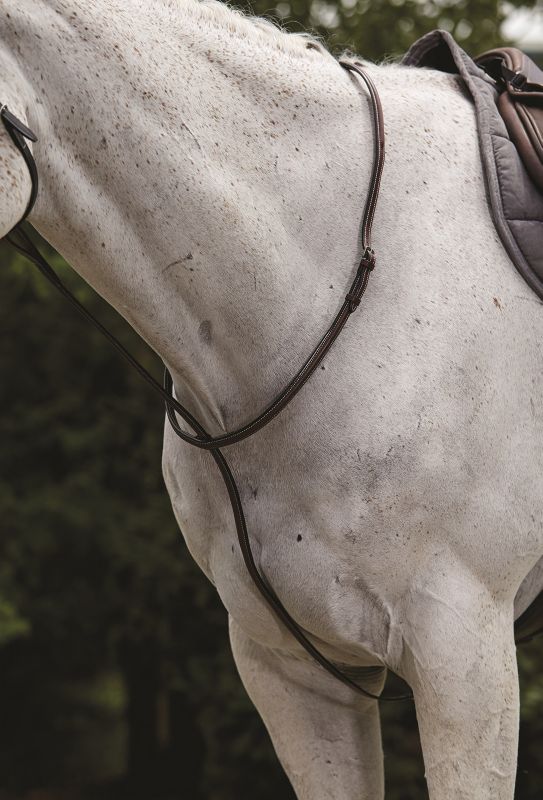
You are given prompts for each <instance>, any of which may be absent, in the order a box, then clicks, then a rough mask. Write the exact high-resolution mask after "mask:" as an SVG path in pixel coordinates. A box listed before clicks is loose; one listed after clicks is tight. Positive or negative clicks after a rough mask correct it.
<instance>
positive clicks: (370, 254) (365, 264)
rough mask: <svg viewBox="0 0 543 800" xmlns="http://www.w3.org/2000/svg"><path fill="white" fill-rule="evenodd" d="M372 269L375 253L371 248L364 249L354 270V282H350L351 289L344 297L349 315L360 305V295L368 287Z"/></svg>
mask: <svg viewBox="0 0 543 800" xmlns="http://www.w3.org/2000/svg"><path fill="white" fill-rule="evenodd" d="M374 268H375V252H374V251H373V248H371V247H366V249H365V250H364V253H363V255H362V258H361V259H360V264H359V265H358V269H357V270H356V275H355V277H354V281H353V282H352V285H351V288H350V289H349V292H348V293H347V295H346V297H345V300H346V301H347V302H348V303H349V312H350V313H351V314H352V313H353V311H356V309H357V308H358V306H359V305H360V301H361V300H362V295H363V294H364V292H365V290H366V286H367V285H368V278H369V274H370V272H372V270H373V269H374Z"/></svg>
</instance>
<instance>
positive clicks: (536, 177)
mask: <svg viewBox="0 0 543 800" xmlns="http://www.w3.org/2000/svg"><path fill="white" fill-rule="evenodd" d="M474 61H475V63H476V64H478V65H479V66H480V67H482V68H483V69H484V70H485V72H486V73H487V74H488V75H490V76H491V77H492V78H494V80H495V81H496V86H497V87H498V88H499V90H500V95H499V97H498V103H497V105H498V109H499V111H500V114H501V115H502V117H503V120H504V122H505V125H506V127H507V131H508V133H509V136H510V137H511V141H512V142H513V143H514V144H515V147H516V148H517V150H518V153H519V155H520V157H521V159H522V161H523V163H524V166H525V167H526V169H527V171H528V173H529V175H530V177H531V179H532V180H533V182H534V183H535V184H536V185H537V186H538V187H539V189H540V190H541V191H542V192H543V70H541V69H540V68H539V67H538V66H537V64H536V63H535V62H534V61H532V59H531V58H530V57H529V56H527V55H526V53H523V52H522V50H518V49H517V48H516V47H502V48H497V49H495V50H488V51H487V52H486V53H482V54H481V55H480V56H477V58H475V59H474Z"/></svg>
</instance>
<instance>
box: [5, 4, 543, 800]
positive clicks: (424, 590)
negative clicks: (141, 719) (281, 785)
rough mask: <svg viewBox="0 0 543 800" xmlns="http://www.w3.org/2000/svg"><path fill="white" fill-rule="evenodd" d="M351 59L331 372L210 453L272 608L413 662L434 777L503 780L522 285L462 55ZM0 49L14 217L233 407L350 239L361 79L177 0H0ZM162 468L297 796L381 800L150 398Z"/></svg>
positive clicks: (520, 405) (290, 351) (331, 288)
mask: <svg viewBox="0 0 543 800" xmlns="http://www.w3.org/2000/svg"><path fill="white" fill-rule="evenodd" d="M369 70H370V73H371V75H372V76H373V78H374V80H375V82H376V83H377V85H378V88H379V91H380V93H381V96H382V99H383V104H384V113H385V124H386V136H387V144H386V158H387V163H386V166H385V174H384V180H383V184H382V194H381V198H380V202H379V205H378V209H377V215H376V220H375V225H374V246H375V249H376V252H377V259H378V262H377V268H376V270H375V272H374V273H373V274H372V279H371V282H370V287H369V289H368V292H367V293H366V296H365V298H364V300H363V302H362V305H361V306H360V308H359V309H358V311H357V313H356V314H355V315H353V317H352V318H351V320H350V321H349V323H348V325H347V327H346V329H345V331H344V332H343V334H342V336H341V337H340V339H339V340H338V342H337V343H336V344H335V346H334V349H333V350H332V352H331V353H330V355H329V356H328V357H327V359H326V361H325V364H324V365H323V367H322V369H319V371H318V372H317V373H316V374H315V376H314V377H313V379H312V380H311V382H310V383H309V384H308V385H307V386H306V387H305V388H304V390H303V391H302V392H301V393H300V394H299V395H298V396H297V397H296V399H295V400H294V401H293V403H292V404H291V405H290V406H289V407H288V409H287V410H286V411H285V412H284V413H283V414H282V415H281V416H280V417H279V418H277V419H276V420H275V421H274V422H273V423H272V424H270V425H269V426H268V427H267V428H266V429H265V430H263V431H262V432H261V433H259V434H258V435H257V436H255V437H254V438H251V439H248V440H246V441H245V442H243V443H241V444H238V445H235V446H234V447H232V448H229V451H228V456H229V459H230V461H231V464H232V466H233V469H234V472H235V474H236V476H237V477H238V478H239V483H240V489H241V494H242V498H243V500H244V502H245V505H246V513H247V517H248V523H249V529H250V534H251V539H252V543H253V547H254V550H255V554H256V558H257V562H258V565H259V567H260V569H261V571H262V572H263V574H264V575H265V576H266V579H267V580H268V581H269V583H270V584H271V586H272V587H273V588H274V590H275V591H276V592H277V594H278V595H279V597H280V598H281V600H282V601H283V603H284V604H285V605H286V607H287V608H288V610H289V611H290V613H291V614H292V615H293V616H294V618H295V619H296V620H297V621H298V622H299V623H300V624H301V625H302V627H303V628H304V629H305V630H306V631H307V632H308V634H309V635H310V636H311V637H312V639H313V641H315V642H316V643H317V644H318V646H319V647H320V648H321V649H322V650H323V652H324V653H325V654H326V655H327V656H328V657H329V658H331V659H333V660H334V661H335V662H337V663H338V664H340V665H343V666H346V668H347V669H349V671H350V674H355V675H357V677H358V678H360V680H361V681H362V682H363V683H364V686H365V687H366V688H367V689H368V690H370V691H373V692H379V691H380V690H381V688H382V683H383V680H384V671H383V672H381V673H380V672H379V671H378V670H377V671H376V670H369V671H368V670H366V671H365V668H367V667H376V666H386V667H390V668H391V669H392V670H394V671H395V672H397V673H399V674H400V675H401V676H403V677H404V678H405V680H406V681H407V682H408V683H409V684H410V686H411V687H412V688H413V692H414V695H415V702H416V709H417V716H418V721H419V727H420V734H421V739H422V745H423V751H424V759H425V766H426V776H427V781H428V786H429V792H430V797H431V799H432V800H451V798H457V799H458V800H460V798H466V800H467V798H469V799H470V800H475V799H476V800H490V799H491V798H492V800H511V798H512V797H513V787H514V780H515V764H516V752H517V736H518V712H519V699H518V680H517V666H516V657H515V644H514V636H513V620H514V618H515V617H518V615H519V614H520V613H521V612H522V611H523V610H524V609H525V608H526V607H527V605H528V604H529V602H530V601H531V600H532V599H533V598H534V597H535V596H536V595H537V594H538V593H539V591H540V590H541V588H543V566H542V565H543V561H542V556H543V525H542V522H543V514H542V511H543V489H542V485H541V474H542V472H543V448H542V443H543V412H542V409H541V403H540V398H541V396H542V395H543V354H542V350H541V342H542V341H543V313H542V304H541V302H539V301H538V299H537V298H536V296H535V295H534V294H533V293H532V291H531V290H530V289H529V288H528V286H527V285H526V284H525V283H524V282H523V280H522V279H521V278H520V277H519V275H518V273H517V272H516V270H515V269H514V268H513V266H512V264H511V262H510V260H509V258H508V256H507V255H506V253H505V251H504V249H503V247H502V245H501V244H500V241H499V239H498V237H497V235H496V232H495V230H494V227H493V224H492V221H491V218H490V216H489V211H488V207H487V202H486V198H485V189H484V184H483V176H482V174H481V164H480V159H479V150H478V144H477V137H476V128H475V118H474V111H473V107H472V105H471V102H470V101H469V100H468V99H467V97H466V95H465V93H464V92H463V90H462V88H461V86H460V84H459V81H458V79H457V78H455V77H452V76H450V75H445V74H441V73H437V72H433V71H422V70H417V69H413V68H406V67H400V66H397V65H394V64H389V65H382V66H377V65H369ZM0 76H1V77H0V100H1V102H3V103H7V105H8V106H9V108H10V109H11V110H12V111H13V112H14V113H15V114H17V115H18V116H19V117H21V118H22V119H24V120H25V121H26V122H27V123H28V124H29V125H30V126H31V127H32V128H33V129H35V131H36V133H37V134H38V137H39V141H38V144H37V145H35V146H34V155H35V158H36V161H37V164H38V169H39V174H40V177H41V192H40V195H39V198H38V202H37V205H36V207H35V210H34V212H33V214H32V216H31V222H32V224H33V225H34V226H35V228H36V229H37V230H39V231H40V233H42V234H43V235H44V236H45V238H46V239H47V240H48V241H49V242H51V243H52V245H53V246H54V247H55V248H57V250H59V251H60V252H61V253H62V254H63V255H64V256H65V257H66V259H67V260H68V262H69V263H70V264H72V265H73V266H74V268H75V269H77V271H78V272H79V273H80V274H81V275H82V276H83V277H84V278H85V279H86V280H88V282H89V283H91V284H92V285H93V286H94V287H95V288H96V289H97V290H98V291H99V292H100V293H101V294H102V295H103V296H104V297H105V298H106V299H107V300H108V301H109V302H110V303H111V304H112V305H113V306H115V308H117V309H118V310H119V311H120V312H121V314H123V316H124V317H126V318H127V319H128V320H129V321H130V323H131V324H132V325H133V326H134V328H135V329H136V330H137V331H138V332H139V333H140V334H141V335H142V336H143V337H144V338H145V339H146V340H147V342H149V343H150V344H151V345H152V347H153V348H154V349H155V350H156V352H157V353H159V354H160V356H161V357H162V358H163V359H164V361H165V362H166V364H167V365H168V366H169V368H170V370H171V372H172V374H173V375H174V381H175V387H176V392H177V394H178V396H179V397H180V398H181V399H182V401H183V402H184V403H185V404H186V405H188V407H189V408H190V410H191V412H193V413H194V414H195V415H196V416H197V417H198V418H199V419H200V420H201V421H202V422H203V424H204V425H205V427H206V428H207V429H208V430H209V431H210V432H211V433H212V434H219V433H221V432H224V431H227V430H231V429H233V428H234V427H237V426H239V425H241V424H242V423H243V422H244V421H246V420H248V419H250V418H251V417H253V416H254V415H255V414H256V412H257V411H259V410H261V409H262V408H263V407H264V406H265V405H266V403H267V402H269V400H270V399H271V398H272V397H273V396H275V394H276V393H277V392H278V390H279V389H280V388H281V387H282V386H283V385H284V384H285V383H286V382H287V381H288V379H289V378H290V377H292V375H293V373H294V372H295V371H296V370H297V369H298V368H299V366H300V365H301V364H302V362H303V361H304V360H305V357H306V356H307V354H308V353H309V352H310V351H311V349H312V347H313V346H314V344H315V343H316V341H317V340H318V338H319V336H320V335H321V334H322V333H323V331H324V330H325V329H326V327H327V326H328V324H329V322H330V320H331V318H332V316H333V315H334V314H335V312H336V311H337V309H338V307H339V305H340V304H341V302H342V300H343V297H344V295H345V292H346V290H347V288H348V287H349V285H350V283H351V280H352V276H353V272H354V270H355V269H356V266H357V264H358V260H359V258H360V244H359V241H360V236H359V234H360V231H359V225H360V220H361V217H362V210H363V207H364V203H365V200H366V193H367V189H368V181H369V174H370V169H371V164H372V154H373V145H372V133H371V124H370V108H369V103H368V99H367V94H366V92H365V89H364V87H363V85H362V83H361V82H360V81H359V79H358V78H357V77H355V76H353V75H351V74H348V73H347V72H346V71H344V70H343V69H342V68H341V67H340V66H339V65H338V63H337V61H336V60H335V59H334V58H333V57H332V56H331V55H330V54H329V53H328V52H327V51H326V50H325V49H324V48H323V47H322V46H321V45H319V44H318V43H316V42H313V41H312V40H310V39H309V38H308V37H303V36H294V35H287V34H285V33H283V32H281V31H279V30H276V29H274V28H273V27H272V26H271V25H270V24H267V23H265V22H263V21H260V20H254V19H250V18H246V17H244V16H241V15H240V14H238V13H235V12H233V11H231V10H229V9H227V8H226V7H224V6H222V5H220V4H217V3H215V2H205V3H201V2H197V1H196V0H148V2H146V3H140V2H137V0H122V2H121V1H120V0H0ZM0 175H1V180H0V235H3V234H5V233H6V232H7V231H8V230H9V229H10V228H11V227H12V226H13V225H14V224H15V223H16V222H17V221H18V219H19V218H20V217H21V216H22V214H23V213H24V210H25V207H26V204H27V200H28V196H29V191H30V181H29V175H28V171H27V168H26V166H25V163H24V161H23V159H22V158H21V156H20V154H19V153H18V152H17V150H16V149H15V147H14V146H13V145H12V143H11V141H10V139H9V138H8V136H7V134H6V133H5V131H3V130H0ZM59 324H62V323H61V322H59ZM164 475H165V479H166V484H167V487H168V490H169V493H170V496H171V500H172V504H173V507H174V511H175V514H176V517H177V519H178V521H179V525H180V527H181V530H182V531H183V534H184V536H185V538H186V541H187V544H188V547H189V549H190V551H191V553H192V555H193V556H194V558H195V559H196V561H197V562H198V564H199V565H200V566H201V568H202V570H203V571H204V572H205V574H206V575H207V576H208V578H209V579H210V580H211V581H212V582H213V583H214V584H215V586H216V587H217V591H218V592H219V594H220V596H221V598H222V601H223V602H224V604H225V606H226V608H227V609H228V613H229V616H230V630H231V641H232V648H233V652H234V657H235V660H236V664H237V666H238V669H239V673H240V675H241V678H242V680H243V683H244V684H245V687H246V689H247V691H248V693H249V695H250V696H251V698H252V700H253V701H254V703H255V705H256V707H257V709H258V711H259V712H260V714H261V716H262V718H263V720H264V722H265V724H266V726H267V727H268V730H269V732H270V734H271V737H272V740H273V743H274V746H275V749H276V751H277V754H278V756H279V758H280V760H281V762H282V764H283V766H284V768H285V769H286V771H287V773H288V776H289V778H290V780H291V782H292V784H293V786H294V789H295V791H296V794H297V796H298V797H299V798H300V800H325V798H326V799H327V800H329V799H330V798H333V799H334V800H380V798H382V797H383V794H384V789H383V760H382V748H381V741H380V729H379V712H378V703H377V702H376V701H374V700H370V699H367V698H364V697H360V696H357V695H355V693H353V692H352V691H351V690H349V689H348V688H347V687H346V686H344V685H342V684H340V683H339V682H337V681H336V680H334V678H332V677H331V676H330V675H328V674H327V673H326V672H325V671H324V670H323V669H322V668H321V667H320V666H318V665H316V664H315V663H314V662H313V661H312V660H311V659H310V658H309V657H308V656H307V655H306V654H305V652H304V651H303V650H302V649H301V648H300V647H299V645H298V644H297V643H296V642H295V641H294V640H293V638H292V637H291V635H290V634H289V633H288V632H287V631H286V630H285V629H284V628H283V627H282V626H281V625H280V624H279V623H278V622H277V620H276V619H275V617H274V616H273V614H272V613H271V612H270V610H269V608H268V607H267V606H266V605H265V604H264V602H263V601H262V599H261V597H260V595H259V594H258V593H257V592H256V590H255V588H254V586H253V584H252V582H251V580H250V578H249V576H248V574H247V571H246V569H245V566H244V564H243V562H242V558H241V555H240V552H239V547H238V545H237V540H236V536H235V529H234V524H233V520H232V517H231V512H230V507H229V504H228V500H227V496H226V492H225V490H224V487H223V485H222V482H221V479H220V476H219V474H218V472H217V470H216V469H215V468H214V464H213V462H212V459H211V457H210V455H209V454H207V453H205V452H202V451H196V450H194V449H191V448H188V447H187V446H185V445H184V444H183V443H182V442H181V441H179V440H178V439H177V438H175V436H174V435H173V433H172V432H171V430H170V428H169V427H168V426H166V431H165V444H164ZM149 535H150V536H152V535H153V532H152V531H149ZM376 675H378V677H376ZM369 676H373V677H372V678H370V677H369ZM365 679H366V680H365ZM364 680H365V682H364Z"/></svg>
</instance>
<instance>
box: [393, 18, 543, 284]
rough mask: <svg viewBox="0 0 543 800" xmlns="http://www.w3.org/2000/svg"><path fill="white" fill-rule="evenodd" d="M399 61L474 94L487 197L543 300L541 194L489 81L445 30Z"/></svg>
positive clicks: (504, 238) (510, 250)
mask: <svg viewBox="0 0 543 800" xmlns="http://www.w3.org/2000/svg"><path fill="white" fill-rule="evenodd" d="M402 64H405V65H407V66H415V67H430V68H432V69H437V70H441V71H442V72H450V73H455V74H458V75H460V76H461V77H462V79H463V81H464V83H465V85H466V88H467V89H468V91H469V93H470V94H471V96H472V98H473V102H474V104H475V112H476V116H477V128H478V131H479V143H480V146H481V156H482V160H483V165H484V173H485V179H486V185H487V190H488V199H489V203H490V208H491V211H492V216H493V219H494V223H495V225H496V229H497V231H498V234H499V236H500V239H501V240H502V242H503V245H504V247H505V249H506V250H507V252H508V253H509V256H510V257H511V260H512V261H513V263H514V265H515V267H516V268H517V269H518V271H519V272H520V274H521V275H522V277H523V278H524V279H525V280H526V282H527V283H528V284H529V286H531V288H532V289H533V290H534V292H535V293H536V294H537V295H538V296H539V297H540V298H541V299H542V300H543V194H541V192H540V191H539V189H538V188H537V186H536V185H535V183H533V181H532V180H531V178H530V176H529V174H528V172H527V171H526V169H525V167H524V165H523V163H522V161H521V159H520V156H519V155H518V153H517V149H516V147H515V145H514V144H513V142H512V141H511V139H510V137H509V134H508V132H507V128H506V127H505V123H504V121H503V119H502V117H501V116H500V113H499V111H498V107H497V98H498V93H497V91H496V89H495V88H494V82H493V80H492V79H491V78H489V77H488V76H487V75H486V73H484V72H483V70H482V69H480V68H479V67H478V66H477V64H475V62H474V61H473V60H472V59H471V58H470V56H468V54H467V53H466V52H465V51H464V50H462V48H461V47H459V46H458V44H457V43H456V42H455V40H454V39H453V37H452V36H451V34H450V33H448V32H447V31H440V30H437V31H432V32H431V33H427V34H426V36H423V37H422V38H421V39H419V40H418V41H416V42H415V44H413V45H412V46H411V47H410V48H409V50H408V52H407V53H406V55H405V56H404V58H403V60H402Z"/></svg>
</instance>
